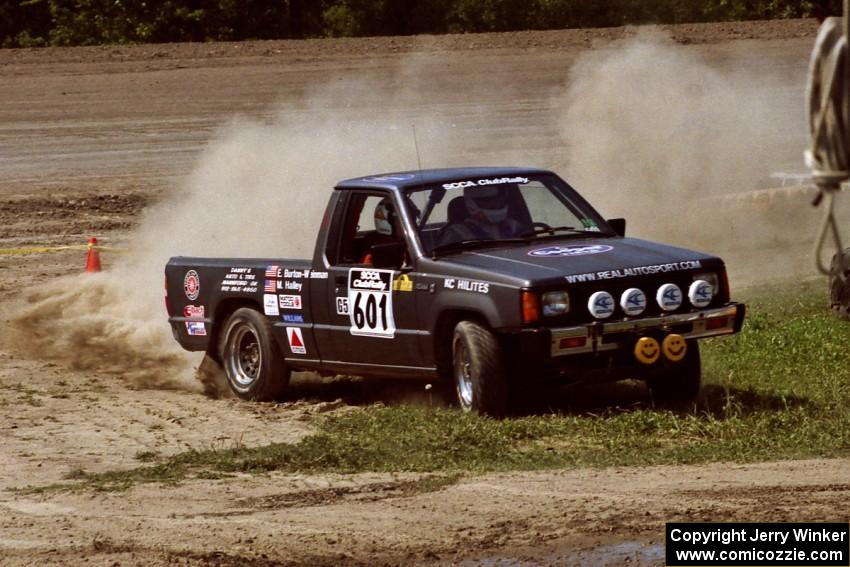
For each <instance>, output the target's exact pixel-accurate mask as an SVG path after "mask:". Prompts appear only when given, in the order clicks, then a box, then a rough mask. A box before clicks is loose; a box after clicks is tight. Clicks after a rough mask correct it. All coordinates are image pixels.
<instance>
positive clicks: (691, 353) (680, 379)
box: [647, 340, 702, 406]
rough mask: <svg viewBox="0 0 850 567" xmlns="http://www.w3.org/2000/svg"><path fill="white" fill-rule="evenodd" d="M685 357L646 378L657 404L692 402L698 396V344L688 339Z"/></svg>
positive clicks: (700, 376)
mask: <svg viewBox="0 0 850 567" xmlns="http://www.w3.org/2000/svg"><path fill="white" fill-rule="evenodd" d="M687 344H688V352H687V354H686V355H685V358H684V359H683V360H682V361H681V362H678V363H676V364H673V365H671V366H670V367H668V368H667V369H665V370H663V371H661V372H659V373H658V374H656V375H655V376H653V377H651V378H649V379H648V380H647V385H648V386H649V389H650V391H651V392H652V399H653V400H654V401H655V403H656V404H657V405H660V406H669V405H678V404H687V403H692V402H695V401H696V400H697V397H698V396H699V390H700V383H701V382H702V368H701V362H700V355H699V344H698V343H697V342H696V341H695V340H690V341H688V343H687Z"/></svg>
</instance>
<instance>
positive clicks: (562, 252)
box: [528, 244, 614, 258]
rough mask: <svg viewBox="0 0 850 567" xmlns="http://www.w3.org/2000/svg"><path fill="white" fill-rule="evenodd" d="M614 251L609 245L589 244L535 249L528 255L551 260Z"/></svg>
mask: <svg viewBox="0 0 850 567" xmlns="http://www.w3.org/2000/svg"><path fill="white" fill-rule="evenodd" d="M613 249H614V247H613V246H608V245H607V244H588V245H584V246H581V245H574V246H547V247H545V248H535V249H534V250H531V251H530V252H529V253H528V255H529V256H535V257H538V258H551V257H555V256H587V255H589V254H602V253H603V252H610V251H611V250H613Z"/></svg>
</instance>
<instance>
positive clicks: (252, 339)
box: [220, 307, 290, 402]
mask: <svg viewBox="0 0 850 567" xmlns="http://www.w3.org/2000/svg"><path fill="white" fill-rule="evenodd" d="M221 337H222V338H221V345H220V356H221V361H222V366H223V367H224V373H225V375H226V377H227V383H228V385H229V386H230V389H231V390H233V392H234V393H235V394H236V395H237V396H239V397H240V398H242V399H244V400H254V401H259V402H262V401H270V400H274V399H277V398H279V397H280V396H281V395H282V394H283V392H284V391H285V390H286V387H287V385H288V384H289V374H290V372H289V369H288V368H287V367H286V364H285V363H284V361H283V355H282V354H281V352H280V348H279V347H278V344H277V342H276V341H275V339H274V336H272V329H271V325H270V324H269V322H268V320H266V318H265V317H264V316H263V315H261V314H260V313H259V312H258V311H255V310H254V309H250V308H247V307H243V308H241V309H237V310H236V311H234V312H233V314H232V315H231V316H230V318H229V319H228V320H227V323H226V325H225V327H224V332H223V333H222V334H221Z"/></svg>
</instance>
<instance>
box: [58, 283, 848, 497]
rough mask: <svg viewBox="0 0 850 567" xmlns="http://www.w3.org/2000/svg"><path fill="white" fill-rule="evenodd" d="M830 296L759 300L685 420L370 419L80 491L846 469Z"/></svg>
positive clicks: (636, 415) (354, 415) (195, 455)
mask: <svg viewBox="0 0 850 567" xmlns="http://www.w3.org/2000/svg"><path fill="white" fill-rule="evenodd" d="M823 287H824V286H823V285H822V283H817V284H814V283H812V284H806V285H804V286H798V287H794V288H783V289H772V290H768V291H762V292H761V293H760V294H758V295H754V296H753V297H750V298H748V299H749V301H748V304H749V315H748V320H747V323H746V326H745V328H744V331H743V332H742V333H741V334H739V335H736V336H733V337H724V338H718V339H711V340H708V341H703V342H702V353H703V369H704V388H703V397H702V400H701V401H700V403H699V404H697V406H696V407H694V408H690V409H689V410H688V411H681V412H672V411H666V410H657V409H653V408H651V407H648V406H647V405H646V404H645V403H644V404H631V403H627V404H625V405H627V406H629V407H627V409H621V408H620V407H618V405H622V404H621V401H622V400H620V399H617V398H616V396H614V397H613V398H610V399H607V400H603V403H602V405H601V406H599V407H600V408H601V409H599V410H598V411H596V412H593V411H588V410H586V409H584V410H581V411H575V410H572V411H571V410H569V409H567V410H566V411H562V412H560V413H552V414H547V415H532V416H527V417H518V418H513V419H505V420H501V421H497V420H492V419H487V418H481V417H478V416H475V415H469V414H463V413H461V412H459V411H455V410H450V409H440V408H429V407H420V406H395V407H368V408H365V409H364V410H363V411H357V412H349V413H345V414H341V415H332V416H327V417H325V418H323V419H322V420H320V421H319V422H318V430H317V432H315V433H314V434H312V435H309V436H307V437H305V438H304V439H302V440H301V441H300V442H298V443H294V444H284V443H277V444H271V445H265V446H260V447H244V446H236V447H233V448H229V449H210V450H192V451H188V452H185V453H181V454H178V455H175V456H172V457H169V458H167V459H164V460H163V461H162V462H160V463H159V464H156V465H152V466H146V467H142V468H138V469H133V470H130V471H117V472H108V473H101V474H85V475H84V477H83V478H82V479H81V480H82V484H81V485H79V486H81V487H88V488H95V489H101V490H114V489H121V488H126V487H128V486H131V485H132V484H134V483H137V482H177V481H180V480H182V479H185V478H190V477H198V476H200V477H204V478H219V475H222V476H224V475H228V474H234V473H257V472H266V471H273V470H282V471H292V472H338V473H356V472H363V471H375V472H421V473H442V474H448V475H449V476H448V477H446V478H452V479H456V478H457V476H456V475H458V474H463V473H469V472H471V473H482V472H490V471H504V470H532V469H542V468H554V467H588V466H593V467H596V466H608V465H651V464H662V463H703V462H709V461H739V462H741V461H757V460H775V459H788V458H805V457H825V456H843V455H848V454H850V411H848V408H850V365H848V364H847V360H848V354H850V325H848V324H847V323H846V322H841V321H838V320H837V319H834V318H833V317H832V316H831V315H830V314H829V313H828V311H827V309H826V306H825V299H824V292H823V289H822V288H823ZM423 482H425V481H423ZM428 482H434V481H428ZM437 482H438V484H439V482H442V481H437ZM451 482H454V480H452V481H451ZM65 487H66V488H67V486H65Z"/></svg>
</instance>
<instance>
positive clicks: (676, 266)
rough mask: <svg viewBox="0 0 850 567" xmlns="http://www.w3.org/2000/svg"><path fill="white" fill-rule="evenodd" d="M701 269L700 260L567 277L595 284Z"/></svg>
mask: <svg viewBox="0 0 850 567" xmlns="http://www.w3.org/2000/svg"><path fill="white" fill-rule="evenodd" d="M700 268H702V263H701V262H700V261H699V260H687V261H685V262H672V263H669V264H654V265H652V266H638V267H635V268H623V269H621V270H602V271H599V272H588V273H586V274H574V275H571V276H565V277H566V280H567V283H581V282H593V281H598V280H613V279H616V278H630V277H634V276H646V275H652V274H663V273H666V272H680V271H682V270H698V269H700Z"/></svg>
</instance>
